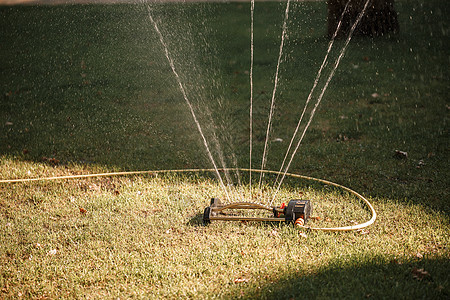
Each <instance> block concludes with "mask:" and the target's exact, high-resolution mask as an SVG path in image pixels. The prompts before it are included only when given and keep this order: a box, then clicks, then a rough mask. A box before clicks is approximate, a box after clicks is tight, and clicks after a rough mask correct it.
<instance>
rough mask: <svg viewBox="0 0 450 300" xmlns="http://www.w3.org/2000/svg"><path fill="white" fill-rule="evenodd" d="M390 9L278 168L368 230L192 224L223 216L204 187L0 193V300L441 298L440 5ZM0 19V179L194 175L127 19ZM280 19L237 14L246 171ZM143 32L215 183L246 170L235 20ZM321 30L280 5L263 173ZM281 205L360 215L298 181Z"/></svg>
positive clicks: (221, 7) (170, 10) (159, 81)
mask: <svg viewBox="0 0 450 300" xmlns="http://www.w3.org/2000/svg"><path fill="white" fill-rule="evenodd" d="M396 8H397V10H398V12H399V17H400V22H401V24H400V25H401V32H400V34H399V35H397V36H390V37H382V38H377V39H364V38H355V39H353V40H352V42H351V44H350V46H349V49H348V52H347V54H346V56H345V58H344V59H343V60H342V63H341V65H340V67H339V69H338V72H337V73H336V76H335V77H334V78H333V80H332V82H331V84H330V87H329V89H328V91H327V93H326V94H325V96H324V99H323V103H322V104H321V105H320V107H319V111H318V113H317V115H316V117H315V119H314V121H313V123H312V126H311V128H310V130H309V131H308V133H307V135H306V137H305V140H304V142H303V144H302V146H301V147H300V152H299V155H297V158H296V160H295V161H294V163H293V165H292V167H291V171H292V172H296V173H301V174H305V175H311V176H315V177H319V178H325V179H329V180H332V181H335V182H338V183H341V184H344V185H346V186H349V187H351V188H353V189H355V190H357V191H358V192H361V193H362V194H364V195H365V196H367V197H369V198H370V200H371V202H372V203H373V205H374V207H375V209H376V211H377V213H378V219H377V221H376V223H375V224H374V225H373V226H371V227H369V228H368V230H367V231H360V232H351V233H344V234H334V233H322V232H299V230H296V229H295V228H292V227H290V226H284V225H280V226H279V225H277V224H266V223H263V224H260V223H224V222H214V223H212V224H211V225H210V226H207V227H204V226H201V218H202V217H201V215H202V212H203V209H204V208H205V207H206V206H207V205H208V202H209V201H208V199H209V198H210V197H212V196H218V197H222V198H224V195H223V191H222V190H221V188H220V186H219V185H218V184H217V181H216V180H215V179H214V178H213V176H211V174H206V173H189V174H172V175H166V176H150V175H143V176H123V177H109V178H92V179H82V180H66V181H48V182H47V181H43V182H35V183H26V184H2V185H1V186H0V216H1V217H0V226H1V228H2V234H0V260H1V261H0V263H1V266H2V267H1V268H0V274H1V275H0V287H1V291H0V292H1V296H0V297H1V298H17V297H19V296H21V297H25V298H83V297H86V298H118V297H119V298H131V297H136V298H179V297H182V298H237V297H242V298H277V299H278V298H282V299H291V298H305V297H306V298H364V297H368V298H375V299H379V298H408V299H409V298H413V297H422V298H425V297H426V298H436V299H439V298H442V299H445V298H448V295H449V293H450V291H449V281H448V280H449V279H448V269H449V251H448V242H449V238H448V232H449V229H450V228H449V227H450V226H449V225H448V224H449V206H448V205H449V204H448V186H449V181H448V176H447V174H448V171H449V170H448V166H449V164H448V125H447V123H448V106H449V103H448V99H447V98H448V97H447V95H448V93H449V86H448V81H449V71H448V68H447V67H446V62H447V61H448V50H447V49H448V42H447V39H448V28H449V24H448V20H447V18H446V17H445V16H447V15H448V7H447V6H446V5H444V4H442V3H440V2H439V1H428V2H427V3H421V2H420V1H396ZM0 10H1V13H0V15H1V17H0V55H1V57H2V65H1V69H0V70H1V71H0V92H1V98H0V99H1V100H0V128H1V130H0V155H1V158H0V178H1V179H10V178H25V177H42V176H58V175H67V174H83V173H97V172H105V171H116V170H138V169H139V170H148V169H175V168H189V167H210V163H209V162H208V158H207V156H206V155H205V154H204V151H203V147H204V146H203V145H202V142H201V140H200V138H199V136H198V133H197V131H196V127H195V126H194V124H193V122H192V117H191V116H190V114H189V111H188V108H187V106H186V104H185V102H184V99H182V97H181V95H180V93H179V90H178V87H177V83H176V81H175V80H174V77H173V74H172V73H171V70H170V68H169V67H168V65H167V62H166V58H165V57H164V54H163V50H162V48H161V45H160V43H159V40H158V37H157V36H156V34H155V33H154V31H153V28H152V26H151V24H150V22H149V20H148V17H147V14H146V10H145V8H144V7H143V6H141V5H113V6H103V5H73V6H52V7H45V6H43V7H33V6H24V7H20V6H19V7H0ZM283 10H284V4H283V3H257V6H256V11H255V22H256V23H255V28H256V31H255V73H254V74H255V82H254V83H255V124H254V126H255V128H254V129H255V141H254V151H255V152H254V154H255V155H254V159H255V160H256V161H254V166H255V167H256V166H257V165H258V164H260V161H258V160H257V159H258V158H259V157H260V156H261V153H262V147H263V143H264V132H265V126H266V115H267V111H268V106H267V103H268V102H269V101H270V97H271V93H272V86H273V82H272V78H273V74H274V68H275V66H276V59H277V55H278V43H279V38H280V37H279V35H280V24H281V21H282V17H283ZM154 16H155V19H156V20H157V21H158V22H159V24H160V26H161V30H162V32H163V34H164V36H165V38H166V42H167V43H168V46H169V49H170V50H171V53H172V55H173V56H174V60H175V63H176V67H177V70H179V73H180V76H181V79H182V81H183V83H185V85H186V90H187V92H188V95H189V97H190V99H191V101H192V103H193V105H194V108H195V111H196V113H197V114H198V118H199V120H200V121H201V124H202V125H203V126H204V130H205V134H206V137H207V139H208V141H209V142H210V143H211V148H212V149H213V155H214V157H215V158H216V159H217V161H220V160H219V154H220V153H219V152H220V151H219V150H217V148H216V147H215V146H214V140H213V136H214V131H215V132H216V133H215V136H216V137H217V140H218V142H219V144H220V145H221V148H222V151H223V153H224V161H225V162H226V163H227V165H229V166H233V160H234V159H236V161H237V164H238V165H239V166H241V167H247V166H248V137H247V136H248V99H249V88H248V87H249V80H248V66H249V65H250V61H249V45H248V43H249V31H248V28H249V26H248V21H249V6H248V4H244V3H242V4H241V3H231V4H218V3H216V4H191V5H181V4H168V5H161V6H157V7H155V12H154ZM325 16H326V6H325V5H324V4H323V3H295V4H293V7H292V11H291V15H290V17H291V18H290V24H289V26H290V27H289V28H290V31H289V39H288V40H287V41H286V45H285V46H286V48H285V53H286V55H285V56H284V61H285V63H284V64H282V65H281V67H282V69H281V73H280V74H281V81H280V84H279V94H278V96H277V102H276V104H277V105H276V111H275V120H274V124H273V131H272V139H274V138H281V139H282V140H283V141H282V142H272V143H271V144H270V152H269V157H268V167H269V168H270V169H274V170H275V169H278V168H279V165H280V162H281V159H282V158H283V156H284V152H283V151H285V148H286V146H287V143H288V142H289V139H290V135H291V134H292V131H293V129H294V127H295V125H296V122H297V119H298V114H299V112H300V111H301V109H302V108H303V106H302V105H303V103H304V102H302V101H304V100H302V99H306V97H307V95H308V93H309V90H310V89H311V86H312V83H313V81H314V76H315V74H316V72H317V70H318V68H319V66H320V63H321V61H322V59H323V56H324V53H325V49H326V46H327V42H328V41H327V40H326V39H325V30H326V24H325ZM168 20H170V22H168ZM187 24H189V25H187ZM205 41H207V43H205ZM337 44H338V45H337V46H342V41H338V42H337ZM336 49H339V47H337V48H336ZM336 56H337V52H336V51H334V52H332V53H331V58H335V57H336ZM394 150H401V151H406V152H408V157H407V158H406V159H398V158H395V157H394ZM231 153H234V154H235V156H234V157H233V156H232V155H230V154H231ZM220 164H221V163H220ZM231 175H233V174H231ZM241 175H242V176H243V178H242V180H244V183H246V182H247V180H248V178H246V174H241ZM272 182H273V178H271V177H267V178H266V179H265V184H266V185H267V186H264V188H265V191H266V193H265V194H264V195H267V191H270V189H271V188H272V187H271V183H272ZM235 183H236V182H235ZM243 188H244V189H245V188H248V186H245V185H244V187H243ZM299 195H302V197H305V198H309V199H312V200H313V204H314V207H315V210H314V215H315V216H317V217H319V219H317V220H315V221H312V222H313V224H314V225H317V226H340V225H348V224H351V223H352V222H353V221H354V222H358V223H361V222H363V221H364V220H367V219H368V218H369V217H370V216H369V214H368V212H367V211H366V210H365V208H364V207H363V206H362V205H361V203H359V202H358V201H357V200H356V199H354V198H353V197H352V196H350V195H348V194H346V193H342V192H341V191H338V190H335V189H331V188H329V187H326V186H321V185H317V184H313V183H311V182H306V181H299V180H294V179H288V180H287V181H286V182H285V184H284V185H283V187H282V189H281V191H280V195H279V197H278V198H277V201H279V202H287V201H288V200H289V199H291V198H297V197H298V196H299Z"/></svg>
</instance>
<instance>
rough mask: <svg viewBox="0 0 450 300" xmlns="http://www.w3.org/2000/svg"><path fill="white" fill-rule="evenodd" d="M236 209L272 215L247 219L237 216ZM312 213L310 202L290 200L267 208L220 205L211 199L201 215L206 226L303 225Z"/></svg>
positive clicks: (256, 205) (264, 206) (216, 200)
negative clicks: (245, 223) (233, 223)
mask: <svg viewBox="0 0 450 300" xmlns="http://www.w3.org/2000/svg"><path fill="white" fill-rule="evenodd" d="M236 209H261V210H267V211H270V212H271V213H272V215H271V216H268V217H248V216H242V215H238V214H237V213H236V211H234V212H233V211H231V210H236ZM311 213H312V203H311V201H310V200H290V201H289V203H288V205H287V206H286V205H285V204H284V203H283V204H282V205H281V206H280V207H274V206H272V207H271V206H267V205H264V204H259V203H252V202H236V203H231V204H226V205H224V204H222V203H221V202H220V199H218V198H212V199H211V205H210V206H208V207H206V208H205V211H204V213H203V224H204V225H207V224H209V223H211V221H215V220H221V221H263V222H286V223H294V224H299V225H304V224H305V223H306V222H307V221H308V219H309V217H310V216H311Z"/></svg>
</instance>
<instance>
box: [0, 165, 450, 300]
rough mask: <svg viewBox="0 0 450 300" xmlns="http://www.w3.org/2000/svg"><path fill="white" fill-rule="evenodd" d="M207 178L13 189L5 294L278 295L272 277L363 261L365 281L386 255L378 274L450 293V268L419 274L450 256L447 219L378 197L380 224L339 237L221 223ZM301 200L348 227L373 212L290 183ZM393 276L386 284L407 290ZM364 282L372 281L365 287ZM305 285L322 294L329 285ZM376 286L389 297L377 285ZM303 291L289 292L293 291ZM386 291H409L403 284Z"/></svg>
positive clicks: (422, 291) (330, 222)
mask: <svg viewBox="0 0 450 300" xmlns="http://www.w3.org/2000/svg"><path fill="white" fill-rule="evenodd" d="M5 160H6V159H4V161H5ZM9 165H10V166H11V167H12V166H14V167H15V168H17V169H21V170H22V172H26V170H27V169H30V168H33V163H28V164H24V163H23V162H21V161H17V160H9ZM41 168H42V170H41V171H40V173H38V174H36V175H38V176H41V175H44V174H46V173H50V172H52V173H53V172H55V173H62V174H64V173H67V170H66V169H65V168H61V167H52V166H45V165H41ZM9 169H11V168H9ZM2 170H5V169H2ZM6 172H8V171H6ZM4 173H5V171H2V176H4V175H5V174H4ZM197 175H198V174H172V175H170V176H157V177H154V176H129V177H108V178H93V179H75V180H64V181H51V182H36V183H19V184H10V185H3V186H2V188H1V199H2V200H1V210H2V216H3V217H2V218H1V221H0V222H1V224H0V226H1V228H2V230H3V234H2V235H1V241H0V245H1V250H0V252H1V255H0V257H1V258H0V259H1V260H2V262H1V264H2V265H3V268H2V273H1V284H2V287H3V290H2V293H3V296H5V297H17V296H18V295H22V296H26V297H33V298H35V297H50V298H59V297H70V298H72V297H80V296H88V297H95V298H98V297H108V298H109V297H131V296H133V295H136V296H140V297H149V296H151V297H169V298H173V297H195V298H214V297H218V298H223V297H225V298H234V297H239V296H244V297H254V296H256V295H258V296H264V295H265V296H264V297H266V296H270V295H272V294H271V293H272V292H271V291H273V289H274V288H270V286H271V285H272V283H274V284H275V286H277V284H276V282H279V281H281V282H283V281H284V280H287V282H291V280H290V279H289V278H291V277H292V276H293V278H297V279H295V280H298V278H304V279H305V280H308V278H310V279H309V280H312V278H314V277H315V276H318V275H317V274H319V273H321V272H327V270H329V269H330V268H332V266H334V265H336V264H338V265H342V268H346V267H348V266H353V265H354V266H356V267H357V266H358V265H361V266H362V270H361V271H360V272H362V276H368V277H370V278H372V277H371V276H372V273H373V270H370V268H369V270H365V269H364V266H365V265H366V264H372V263H383V262H384V263H386V262H387V263H388V265H387V266H383V267H382V266H379V267H376V266H375V269H376V272H381V273H383V272H387V273H389V272H394V273H396V272H400V273H401V274H404V275H402V276H401V277H402V278H398V277H395V278H394V279H393V280H396V281H398V280H401V286H402V288H405V290H404V291H402V293H401V295H402V296H405V297H408V295H428V296H430V295H435V296H439V295H443V293H445V292H446V291H448V282H447V281H446V280H447V279H446V276H443V277H442V276H441V275H439V274H440V273H439V272H440V271H439V268H440V267H439V266H435V265H433V264H431V266H430V267H428V268H426V271H427V272H428V273H429V274H430V275H429V276H430V277H429V278H428V275H427V276H424V277H425V278H423V279H421V280H420V281H418V280H416V279H414V278H413V275H414V274H412V273H410V272H411V271H412V270H413V268H417V269H420V268H423V267H424V265H425V266H428V264H429V263H428V261H431V262H433V261H434V260H442V259H444V260H446V259H449V258H450V257H449V253H448V249H447V246H448V242H449V237H448V231H449V230H450V226H449V225H448V224H449V220H448V217H447V216H445V215H442V214H439V213H436V212H433V211H430V210H429V209H427V208H425V207H420V206H417V205H411V204H405V203H400V202H392V201H387V200H383V199H378V200H377V201H376V203H375V209H376V210H377V212H378V215H379V217H378V220H377V222H376V223H375V225H373V226H371V227H369V228H368V229H367V230H364V231H357V232H350V233H344V234H333V233H322V232H308V231H300V230H298V229H296V228H294V227H292V226H289V225H284V224H269V223H259V222H247V223H241V222H228V223H227V222H221V221H215V222H212V224H210V225H209V226H206V227H205V226H202V224H201V223H202V212H203V209H204V208H205V207H206V206H207V205H209V199H210V198H211V197H212V196H217V195H223V190H222V189H221V188H220V186H219V185H218V184H217V182H216V181H215V180H213V179H207V178H205V177H198V176H197ZM299 195H302V198H308V199H311V200H312V201H313V203H314V205H315V212H314V213H313V216H320V217H321V218H318V219H317V220H313V221H311V222H312V225H315V226H339V225H341V224H340V223H342V225H344V224H345V223H349V222H350V223H351V222H355V221H356V222H358V221H359V219H358V218H360V220H361V221H362V220H364V218H367V217H368V216H369V214H368V213H367V211H366V210H365V209H364V207H363V206H361V205H360V204H359V205H358V203H354V199H352V196H349V195H347V194H342V193H341V192H340V191H337V190H335V189H331V190H330V189H328V188H325V187H323V188H322V189H321V188H320V187H316V188H311V187H310V186H309V184H308V183H307V182H299V184H298V185H297V186H293V187H292V188H290V189H288V190H283V189H282V190H281V192H280V199H291V198H296V197H298V196H299ZM357 268H359V267H357ZM384 269H386V270H385V271H383V270H384ZM344 274H347V275H342V276H344V278H342V280H354V279H352V277H353V274H351V272H350V273H348V271H345V272H344ZM394 275H395V274H394ZM346 276H348V278H347V277H346ZM395 276H398V275H395ZM430 278H433V280H431V281H430ZM389 280H390V279H384V281H383V282H382V283H383V284H384V285H389V286H390V285H392V286H395V283H394V282H392V283H389V282H388V281H389ZM339 284H341V283H339ZM361 284H362V285H364V284H365V283H364V282H358V283H357V285H361ZM313 286H315V285H314V284H313ZM337 286H338V285H335V288H337ZM275 289H276V288H275ZM304 291H305V292H306V293H307V294H309V295H314V294H316V293H317V292H318V290H317V286H316V287H315V288H306V290H304ZM367 291H368V292H367V294H372V295H375V296H376V295H381V294H380V293H381V291H380V290H378V289H376V288H372V289H370V288H369V289H368V290H367ZM298 292H299V291H297V290H296V289H294V290H285V291H282V292H280V293H281V295H284V296H283V297H285V296H286V295H289V294H292V295H296V294H297V293H298ZM383 292H384V293H385V294H384V295H386V296H388V295H392V296H393V295H399V290H396V289H394V290H391V291H383ZM328 293H331V292H328ZM361 293H362V292H361V290H360V289H355V290H354V291H353V292H352V294H350V295H347V296H349V297H360V296H361V297H363V296H365V295H364V294H361ZM332 294H333V295H341V296H344V295H342V294H339V292H338V291H337V290H336V291H335V293H331V294H328V295H332ZM271 297H276V296H275V295H272V296H271Z"/></svg>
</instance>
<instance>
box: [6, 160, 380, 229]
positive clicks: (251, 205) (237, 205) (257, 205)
mask: <svg viewBox="0 0 450 300" xmlns="http://www.w3.org/2000/svg"><path fill="white" fill-rule="evenodd" d="M215 171H216V170H215V169H175V170H148V171H124V172H111V173H99V174H82V175H66V176H54V177H40V178H21V179H2V180H0V184H2V183H25V182H32V181H50V180H63V179H81V178H92V177H110V176H126V175H141V174H164V173H189V172H191V173H198V172H215ZM218 171H242V172H250V171H251V172H259V173H264V174H275V175H279V174H280V172H278V171H271V170H256V169H246V168H223V169H218ZM285 175H286V176H288V177H292V178H300V179H306V180H311V181H316V182H320V183H323V184H325V185H331V186H334V187H337V188H340V189H342V190H345V191H347V192H349V193H350V194H353V195H354V196H356V197H357V198H359V199H360V200H362V201H363V202H364V203H365V204H366V205H367V207H368V208H369V210H370V213H371V215H372V217H371V218H370V220H368V221H366V222H364V223H362V224H357V225H351V226H343V227H328V228H327V227H325V228H324V227H310V226H306V225H304V223H303V222H301V221H299V222H297V223H295V226H296V227H298V228H301V229H305V230H320V231H329V232H339V231H353V230H362V229H364V228H366V227H368V226H370V225H372V224H373V223H374V222H375V220H376V218H377V214H376V212H375V209H374V208H373V206H372V204H371V203H370V202H369V200H367V199H366V198H365V197H364V196H362V195H361V194H359V193H357V192H356V191H354V190H352V189H350V188H348V187H346V186H343V185H340V184H338V183H334V182H331V181H328V180H325V179H319V178H314V177H310V176H305V175H299V174H294V173H286V174H285ZM226 208H250V209H254V208H257V209H267V210H273V208H271V207H269V206H267V205H264V204H260V203H252V202H237V203H231V204H229V205H226V206H224V207H222V208H221V209H226ZM267 219H269V220H268V221H271V220H272V219H273V218H267Z"/></svg>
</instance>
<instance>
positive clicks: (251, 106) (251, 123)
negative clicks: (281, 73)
mask: <svg viewBox="0 0 450 300" xmlns="http://www.w3.org/2000/svg"><path fill="white" fill-rule="evenodd" d="M254 11H255V0H252V1H251V5H250V146H249V147H250V148H249V152H250V159H249V160H250V168H249V170H250V171H249V186H250V201H251V199H252V147H253V145H252V144H253V23H254V20H253V15H254Z"/></svg>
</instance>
